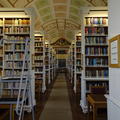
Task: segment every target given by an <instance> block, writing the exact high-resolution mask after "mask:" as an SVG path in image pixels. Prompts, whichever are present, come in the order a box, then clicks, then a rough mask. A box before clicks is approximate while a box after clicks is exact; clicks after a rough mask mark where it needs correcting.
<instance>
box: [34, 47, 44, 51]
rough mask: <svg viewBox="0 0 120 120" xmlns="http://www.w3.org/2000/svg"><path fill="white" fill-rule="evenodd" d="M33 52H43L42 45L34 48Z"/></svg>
mask: <svg viewBox="0 0 120 120" xmlns="http://www.w3.org/2000/svg"><path fill="white" fill-rule="evenodd" d="M35 52H43V47H40V48H35Z"/></svg>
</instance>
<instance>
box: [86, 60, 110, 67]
mask: <svg viewBox="0 0 120 120" xmlns="http://www.w3.org/2000/svg"><path fill="white" fill-rule="evenodd" d="M85 63H86V65H88V66H89V65H90V66H91V65H92V66H107V65H108V59H106V58H86V59H85Z"/></svg>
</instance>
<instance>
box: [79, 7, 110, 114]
mask: <svg viewBox="0 0 120 120" xmlns="http://www.w3.org/2000/svg"><path fill="white" fill-rule="evenodd" d="M83 11H84V10H83ZM82 23H83V26H82V54H83V71H82V79H81V101H80V105H81V107H82V109H83V111H84V112H86V111H87V103H86V95H87V94H89V93H90V92H91V91H90V88H91V86H105V87H106V89H107V90H108V89H109V86H108V80H109V77H108V74H109V73H108V72H109V71H108V39H107V38H108V13H107V9H106V8H100V9H99V8H90V9H88V11H87V12H86V13H84V12H83V19H82Z"/></svg>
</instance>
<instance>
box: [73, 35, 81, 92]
mask: <svg viewBox="0 0 120 120" xmlns="http://www.w3.org/2000/svg"><path fill="white" fill-rule="evenodd" d="M74 50H75V64H74V71H75V72H74V73H75V74H74V92H75V93H76V92H79V93H80V87H81V86H80V83H81V69H82V65H81V63H82V60H81V58H82V55H81V33H79V34H76V35H75V49H74Z"/></svg>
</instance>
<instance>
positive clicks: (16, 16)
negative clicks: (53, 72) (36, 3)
mask: <svg viewBox="0 0 120 120" xmlns="http://www.w3.org/2000/svg"><path fill="white" fill-rule="evenodd" d="M31 15H32V13H30V11H29V10H28V9H12V8H7V9H0V76H1V81H0V95H1V98H2V96H4V98H5V99H4V101H0V104H8V103H9V104H15V105H16V111H17V112H21V110H20V111H19V110H18V109H20V108H21V107H22V106H21V107H19V108H18V106H20V105H19V104H20V102H21V100H20V98H21V99H22V101H24V103H25V101H26V100H25V99H27V104H24V103H23V106H24V107H25V106H26V107H27V109H26V110H31V107H33V105H35V96H34V87H35V86H34V75H33V73H34V72H33V69H32V53H33V51H32V49H31V47H32V45H33V38H34V35H33V30H34V29H33V24H32V22H31V21H32V20H33V19H34V16H33V17H32V18H31ZM27 82H29V83H28V84H29V87H28V84H27ZM26 91H28V92H29V93H30V94H28V92H27V93H26V95H24V92H26ZM21 96H22V97H21ZM9 97H11V99H10V100H9ZM12 98H15V99H14V100H16V101H12ZM31 100H32V102H31ZM8 101H9V102H8ZM7 102H8V103H7ZM22 109H23V108H22ZM20 114H21V113H20Z"/></svg>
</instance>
